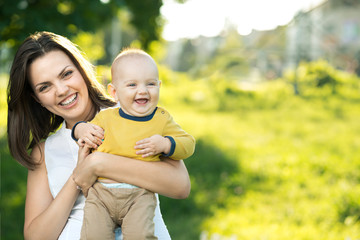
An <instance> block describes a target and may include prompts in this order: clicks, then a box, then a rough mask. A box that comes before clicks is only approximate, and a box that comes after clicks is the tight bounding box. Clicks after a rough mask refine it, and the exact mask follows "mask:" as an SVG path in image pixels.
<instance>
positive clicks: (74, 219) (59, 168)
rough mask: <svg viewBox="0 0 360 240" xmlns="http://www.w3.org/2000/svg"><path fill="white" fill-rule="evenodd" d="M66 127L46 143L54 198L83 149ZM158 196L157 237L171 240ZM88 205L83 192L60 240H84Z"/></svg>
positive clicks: (155, 218)
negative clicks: (79, 151)
mask: <svg viewBox="0 0 360 240" xmlns="http://www.w3.org/2000/svg"><path fill="white" fill-rule="evenodd" d="M65 126H66V124H65V122H63V124H62V126H61V128H60V129H59V130H58V131H57V132H56V133H54V134H53V135H51V136H49V137H48V138H47V139H46V141H45V165H46V169H47V174H48V181H49V187H50V191H51V194H52V195H53V197H54V198H55V197H56V195H57V194H58V193H59V192H60V190H61V189H62V187H63V186H64V184H65V183H66V181H67V180H68V179H69V177H70V176H71V174H72V172H73V170H74V168H75V167H76V163H77V157H78V150H79V147H78V145H77V144H76V142H75V141H74V140H73V139H72V138H71V129H67V128H66V127H65ZM155 195H156V198H157V200H158V201H157V203H158V204H157V207H156V209H155V217H154V222H155V236H157V237H158V239H159V240H169V239H171V238H170V235H169V232H168V230H167V228H166V226H165V223H164V220H163V218H162V216H161V212H160V207H159V199H158V195H157V194H155ZM84 205H85V197H84V195H83V194H82V193H80V194H79V197H78V198H77V200H76V202H75V204H74V207H73V209H72V211H71V213H70V216H69V219H68V221H67V223H66V226H65V228H64V230H63V231H62V233H61V235H60V237H59V239H61V240H78V239H80V231H81V225H82V221H83V214H84V212H83V208H84ZM117 235H119V234H117ZM117 238H119V239H121V236H117Z"/></svg>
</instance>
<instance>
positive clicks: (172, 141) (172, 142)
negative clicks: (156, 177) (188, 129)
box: [163, 136, 176, 157]
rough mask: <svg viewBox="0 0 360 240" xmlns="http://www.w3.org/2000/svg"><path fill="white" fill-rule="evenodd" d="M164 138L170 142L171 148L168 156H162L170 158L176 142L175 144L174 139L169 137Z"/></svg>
mask: <svg viewBox="0 0 360 240" xmlns="http://www.w3.org/2000/svg"><path fill="white" fill-rule="evenodd" d="M165 137H166V138H168V139H169V140H170V142H171V147H170V151H169V153H168V154H163V156H164V157H170V156H171V155H173V154H174V152H175V147H176V142H175V140H174V138H173V137H171V136H165Z"/></svg>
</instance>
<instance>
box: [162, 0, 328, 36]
mask: <svg viewBox="0 0 360 240" xmlns="http://www.w3.org/2000/svg"><path fill="white" fill-rule="evenodd" d="M324 1H325V0H188V1H187V2H186V3H185V4H179V3H176V2H174V0H164V1H163V2H164V4H163V6H162V7H161V9H160V10H161V14H162V15H163V17H164V18H165V19H166V22H167V23H166V25H165V27H164V31H163V37H164V39H166V40H168V41H174V40H177V39H179V38H196V37H198V36H199V35H202V36H207V37H212V36H216V35H218V34H219V33H220V32H221V30H222V29H223V28H224V26H225V24H226V22H227V21H228V22H231V23H232V24H234V25H236V26H237V28H238V32H239V33H240V34H242V35H247V34H250V33H251V31H252V29H256V30H270V29H273V28H275V27H276V26H278V25H285V24H287V23H289V22H290V21H291V19H292V18H293V17H294V15H295V14H296V13H297V12H298V11H300V10H308V9H311V8H312V7H315V6H317V5H319V4H320V3H322V2H324Z"/></svg>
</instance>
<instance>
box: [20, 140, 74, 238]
mask: <svg viewBox="0 0 360 240" xmlns="http://www.w3.org/2000/svg"><path fill="white" fill-rule="evenodd" d="M44 146H45V145H44V143H42V144H41V145H40V146H39V147H35V148H34V149H33V151H32V153H31V156H32V158H34V159H36V161H38V162H39V163H40V165H39V166H38V167H37V168H36V169H35V170H29V171H28V179H27V192H26V202H25V223H24V238H25V239H36V240H39V239H46V240H50V239H57V238H58V237H59V235H60V233H61V231H62V229H63V228H64V226H65V224H66V221H67V219H68V217H69V215H70V211H71V209H72V207H73V205H74V203H75V201H76V199H77V197H78V195H79V190H77V187H76V184H75V182H74V181H73V180H72V177H70V178H69V180H68V181H67V182H66V183H65V185H64V187H63V188H62V190H61V191H60V192H59V194H58V195H57V196H56V198H55V199H53V197H52V195H51V192H50V189H49V184H48V178H47V172H46V167H45V161H44V158H43V156H44V154H41V153H44ZM40 149H41V150H40Z"/></svg>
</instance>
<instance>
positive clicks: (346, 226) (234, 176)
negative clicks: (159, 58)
mask: <svg viewBox="0 0 360 240" xmlns="http://www.w3.org/2000/svg"><path fill="white" fill-rule="evenodd" d="M167 74H169V76H170V74H171V75H175V73H169V72H167ZM331 74H332V76H336V78H335V79H337V81H338V82H341V88H340V87H339V88H338V90H339V91H337V93H335V94H334V93H333V92H332V91H327V92H315V91H314V92H312V95H311V97H303V96H296V95H293V92H292V89H291V85H289V84H287V83H286V82H284V81H282V80H277V81H270V82H266V83H259V84H256V85H255V86H254V89H253V90H252V91H245V90H242V89H241V85H237V84H236V83H235V82H231V81H228V80H226V77H224V78H221V77H217V78H216V77H215V76H214V79H206V80H204V79H201V80H191V79H188V78H187V77H186V76H185V75H178V77H179V78H177V79H176V78H174V77H169V76H168V78H169V79H173V81H166V82H165V84H164V85H163V89H162V92H161V95H162V97H161V101H162V104H163V105H164V106H165V107H166V108H168V109H169V110H170V112H172V113H173V115H174V117H175V119H177V121H178V122H179V123H180V125H181V126H183V127H184V129H185V130H187V131H188V132H190V133H192V134H193V135H194V136H195V137H196V139H197V140H198V142H197V149H196V152H195V154H194V156H192V157H191V158H189V159H186V160H185V163H186V165H187V167H188V169H189V173H190V175H191V181H192V192H191V195H190V197H189V199H187V200H172V199H167V198H162V201H161V204H162V212H163V215H164V217H165V221H166V223H167V225H168V228H169V230H170V232H171V234H172V236H173V237H174V238H176V239H199V238H200V236H201V239H204V240H205V239H276V240H282V239H284V240H287V239H297V240H305V239H329V240H332V239H333V240H336V239H359V238H360V230H359V229H360V211H359V209H360V207H359V206H360V205H359V201H358V197H357V196H359V190H360V188H359V187H358V181H359V179H360V174H359V171H358V169H359V166H360V161H359V157H358V156H359V149H360V148H359V147H360V136H359V135H358V134H357V133H358V132H359V131H360V128H359V124H358V119H359V117H360V115H359V113H360V105H359V103H360V95H359V92H358V91H356V90H354V89H353V84H355V82H356V78H354V77H353V76H352V75H348V74H344V73H342V72H337V71H335V70H334V72H332V73H331ZM164 78H166V76H164ZM354 81H355V82H354ZM314 88H316V87H315V86H314ZM340 90H341V91H340ZM345 92H347V93H351V94H347V95H344V93H345ZM194 93H197V94H199V93H201V95H202V98H200V97H198V98H192V97H190V96H192V95H193V94H194ZM316 93H318V95H316ZM326 93H327V94H326ZM186 95H187V96H186ZM309 96H310V95H309ZM169 98H171V99H172V100H169ZM174 99H175V100H174ZM224 106H225V107H224ZM220 110H221V111H220ZM219 161H220V163H219ZM219 164H220V165H219ZM184 205H185V206H184ZM174 206H175V207H174ZM184 228H186V229H191V230H189V231H183V229H184Z"/></svg>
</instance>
